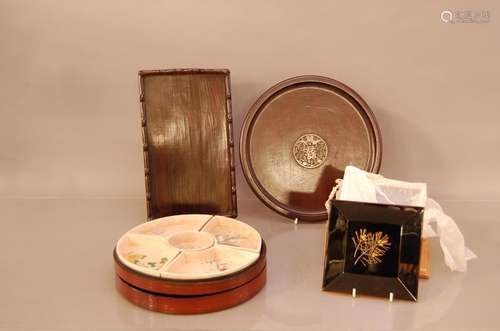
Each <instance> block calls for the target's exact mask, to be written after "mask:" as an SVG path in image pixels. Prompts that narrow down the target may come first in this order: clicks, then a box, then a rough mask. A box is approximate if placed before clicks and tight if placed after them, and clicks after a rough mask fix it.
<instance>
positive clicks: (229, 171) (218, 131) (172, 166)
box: [139, 69, 237, 219]
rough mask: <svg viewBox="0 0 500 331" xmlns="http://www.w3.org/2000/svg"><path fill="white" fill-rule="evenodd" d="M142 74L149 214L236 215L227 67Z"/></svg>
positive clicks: (156, 71) (142, 114)
mask: <svg viewBox="0 0 500 331" xmlns="http://www.w3.org/2000/svg"><path fill="white" fill-rule="evenodd" d="M139 77H140V89H141V91H140V101H141V104H142V111H141V118H142V136H143V145H144V168H145V179H146V199H147V209H148V219H155V218H159V217H163V216H167V215H176V214H187V213H191V214H193V213H203V214H209V213H212V214H218V215H225V216H231V217H235V216H237V206H236V182H235V174H234V169H235V168H234V156H233V146H234V142H233V129H232V115H231V88H230V78H229V70H226V69H172V70H144V71H140V72H139Z"/></svg>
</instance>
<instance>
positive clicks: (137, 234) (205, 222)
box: [114, 215, 266, 314]
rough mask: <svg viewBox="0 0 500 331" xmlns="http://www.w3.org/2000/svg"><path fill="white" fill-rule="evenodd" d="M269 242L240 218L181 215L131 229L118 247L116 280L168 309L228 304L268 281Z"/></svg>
mask: <svg viewBox="0 0 500 331" xmlns="http://www.w3.org/2000/svg"><path fill="white" fill-rule="evenodd" d="M265 252H266V251H265V245H264V243H263V241H262V238H261V236H260V234H259V233H258V232H257V231H256V230H255V229H254V228H252V227H251V226H249V225H247V224H245V223H242V222H240V221H238V220H235V219H232V218H228V217H223V216H215V215H177V216H169V217H163V218H159V219H156V220H153V221H150V222H148V223H144V224H141V225H139V226H137V227H135V228H133V229H132V230H130V231H128V232H127V233H125V234H124V235H123V236H122V237H121V238H120V239H119V241H118V244H117V245H116V249H115V252H114V258H115V270H116V276H117V277H116V286H117V288H118V290H119V291H120V292H121V293H122V294H123V295H124V296H125V297H126V298H127V299H128V300H130V301H132V302H133V303H135V304H137V305H139V306H141V307H144V308H147V309H150V310H154V311H159V312H166V313H179V314H189V313H203V312H210V311H216V310H220V309H225V308H228V307H231V306H234V305H236V304H239V303H241V302H243V301H245V300H248V299H249V298H251V297H252V296H253V295H255V294H256V293H257V292H258V291H259V290H260V289H261V288H262V287H263V286H264V283H265V277H266V256H265Z"/></svg>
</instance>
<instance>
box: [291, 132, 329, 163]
mask: <svg viewBox="0 0 500 331" xmlns="http://www.w3.org/2000/svg"><path fill="white" fill-rule="evenodd" d="M327 156H328V145H327V144H326V142H325V141H324V140H323V138H321V137H320V136H318V135H317V134H314V133H308V134H304V135H302V136H300V137H299V139H297V141H296V142H295V144H294V145H293V157H294V158H295V161H297V163H298V164H299V165H300V166H302V167H304V168H308V169H312V168H317V167H319V166H320V165H321V164H322V163H323V162H325V160H326V157H327Z"/></svg>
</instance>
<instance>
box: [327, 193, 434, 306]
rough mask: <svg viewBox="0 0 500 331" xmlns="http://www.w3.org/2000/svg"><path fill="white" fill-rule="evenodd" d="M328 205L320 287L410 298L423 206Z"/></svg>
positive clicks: (334, 202)
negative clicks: (322, 273)
mask: <svg viewBox="0 0 500 331" xmlns="http://www.w3.org/2000/svg"><path fill="white" fill-rule="evenodd" d="M330 203H331V210H330V215H329V220H328V223H327V234H326V235H327V238H326V246H325V249H326V252H325V264H324V275H323V290H325V291H334V292H346V293H352V294H353V295H354V296H355V295H356V293H357V294H361V295H363V294H366V295H374V296H380V297H386V298H390V299H391V300H392V298H396V299H404V300H412V301H416V300H417V297H418V277H419V264H420V245H421V241H420V238H421V233H422V220H423V214H424V208H422V207H411V206H400V205H387V204H377V203H366V202H355V201H345V200H335V199H334V200H331V201H330Z"/></svg>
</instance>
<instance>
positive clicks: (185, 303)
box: [115, 265, 266, 314]
mask: <svg viewBox="0 0 500 331" xmlns="http://www.w3.org/2000/svg"><path fill="white" fill-rule="evenodd" d="M265 283H266V267H265V265H264V268H263V269H262V270H261V271H260V273H259V274H258V275H257V276H256V277H255V278H253V279H251V280H250V281H248V282H246V283H244V284H242V285H240V286H238V287H236V288H232V289H230V290H226V291H223V292H218V293H215V294H209V295H195V296H169V295H164V294H157V293H153V292H147V291H143V290H140V289H138V288H136V287H134V286H132V285H130V284H128V283H126V282H125V281H123V280H122V279H121V278H120V277H119V276H118V274H117V275H116V277H115V284H116V288H117V289H118V291H119V292H120V293H121V294H122V295H123V296H124V297H125V298H126V299H127V300H129V301H130V302H132V303H133V304H135V305H137V306H140V307H142V308H145V309H149V310H153V311H157V312H161V313H170V314H199V313H208V312H213V311H217V310H222V309H227V308H229V307H233V306H236V305H238V304H240V303H242V302H244V301H246V300H248V299H250V298H252V297H253V296H255V295H256V294H257V293H258V292H259V291H260V290H261V289H262V288H263V287H264V285H265Z"/></svg>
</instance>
